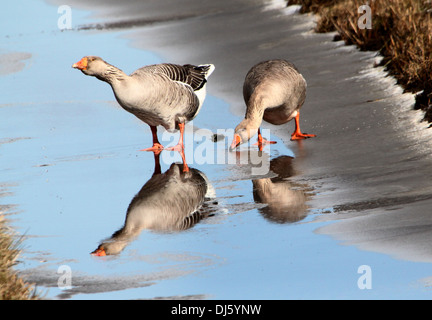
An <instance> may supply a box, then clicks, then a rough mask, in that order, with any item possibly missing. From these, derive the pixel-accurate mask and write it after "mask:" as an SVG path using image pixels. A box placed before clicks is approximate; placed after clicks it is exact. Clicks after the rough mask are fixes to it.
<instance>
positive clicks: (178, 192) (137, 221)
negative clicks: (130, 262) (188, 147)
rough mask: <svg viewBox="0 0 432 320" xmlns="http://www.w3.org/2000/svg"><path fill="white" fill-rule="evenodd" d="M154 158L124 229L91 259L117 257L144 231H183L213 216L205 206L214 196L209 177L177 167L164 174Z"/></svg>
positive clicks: (128, 211)
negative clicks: (152, 167)
mask: <svg viewBox="0 0 432 320" xmlns="http://www.w3.org/2000/svg"><path fill="white" fill-rule="evenodd" d="M154 154H155V169H154V173H153V175H152V177H151V178H150V180H149V181H147V182H146V183H145V184H144V186H143V187H142V188H141V190H140V191H139V192H138V193H137V194H136V195H135V197H134V198H133V199H132V201H131V202H130V204H129V207H128V209H127V213H126V220H125V223H124V226H123V227H122V228H120V229H119V230H118V231H116V232H114V234H113V235H112V236H111V237H110V238H109V239H107V240H104V241H102V242H101V244H100V245H99V246H98V247H97V249H96V250H94V251H93V252H92V253H91V254H92V255H94V256H106V255H114V254H118V253H120V252H121V251H122V250H123V249H124V248H125V247H126V246H127V245H128V244H129V243H130V242H131V241H132V240H133V239H135V238H136V237H137V236H138V235H139V234H140V233H141V231H142V230H145V229H147V230H152V231H156V232H173V231H182V230H186V229H189V228H192V227H193V226H194V225H195V224H196V223H198V222H199V221H200V220H202V219H204V218H206V217H207V216H209V215H211V214H212V210H211V209H212V208H211V205H210V206H206V204H207V203H208V202H210V200H212V199H213V198H214V197H215V193H214V188H213V187H212V185H211V183H210V182H209V180H208V178H207V177H206V175H205V174H204V173H203V172H201V171H199V170H197V169H194V168H190V170H189V171H187V172H184V170H182V168H181V165H180V164H176V163H173V164H171V166H170V168H169V169H168V170H167V171H166V172H165V173H161V168H160V164H159V156H160V154H159V153H158V152H155V153H154Z"/></svg>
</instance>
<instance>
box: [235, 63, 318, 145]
mask: <svg viewBox="0 0 432 320" xmlns="http://www.w3.org/2000/svg"><path fill="white" fill-rule="evenodd" d="M243 98H244V101H245V103H246V114H245V117H244V119H243V120H242V121H241V122H240V123H239V125H238V126H237V127H236V128H235V130H234V139H233V142H232V144H231V146H230V149H231V150H233V149H235V148H236V147H238V146H239V145H240V144H242V143H245V142H248V141H249V140H250V138H251V137H253V136H254V135H255V134H256V133H258V142H257V144H258V146H259V149H260V150H261V151H262V147H263V145H265V144H273V143H276V142H275V141H267V140H265V139H263V137H262V135H261V132H260V126H261V123H262V120H265V121H267V122H269V123H271V124H274V125H282V124H285V123H287V122H288V121H290V120H292V119H295V130H294V132H293V134H292V135H291V140H300V139H306V138H311V137H315V135H314V134H306V133H302V132H301V131H300V120H299V119H300V108H301V107H302V105H303V103H304V101H305V98H306V80H305V79H304V78H303V76H302V75H301V74H300V73H299V71H298V70H297V68H296V67H295V66H294V65H293V64H292V63H290V62H288V61H286V60H282V59H274V60H267V61H262V62H260V63H258V64H256V65H255V66H253V67H252V68H251V69H250V70H249V72H248V73H247V74H246V78H245V80H244V84H243Z"/></svg>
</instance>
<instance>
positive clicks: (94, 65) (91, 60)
mask: <svg viewBox="0 0 432 320" xmlns="http://www.w3.org/2000/svg"><path fill="white" fill-rule="evenodd" d="M107 65H108V64H107V63H106V62H105V61H104V60H103V59H102V58H100V57H97V56H86V57H84V58H82V59H81V60H80V61H78V62H76V63H74V64H73V65H72V68H75V69H78V70H81V71H82V73H84V74H85V75H88V76H98V75H102V74H104V72H105V71H106V69H107Z"/></svg>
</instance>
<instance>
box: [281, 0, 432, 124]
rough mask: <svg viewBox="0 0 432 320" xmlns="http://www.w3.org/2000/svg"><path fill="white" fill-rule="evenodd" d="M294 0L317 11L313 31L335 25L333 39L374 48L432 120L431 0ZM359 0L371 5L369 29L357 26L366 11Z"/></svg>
mask: <svg viewBox="0 0 432 320" xmlns="http://www.w3.org/2000/svg"><path fill="white" fill-rule="evenodd" d="M293 4H298V5H301V9H300V12H301V13H306V12H312V13H315V14H316V15H317V16H318V21H317V26H316V31H317V32H329V31H337V32H338V34H339V35H338V36H337V38H338V39H337V40H344V41H345V42H346V43H347V44H354V45H357V46H358V47H359V48H360V50H373V51H378V52H379V53H380V54H381V55H382V57H383V60H382V62H381V64H382V65H384V66H386V68H387V71H388V72H389V74H391V75H392V76H394V77H395V78H396V79H397V81H398V83H399V84H400V85H401V86H402V87H403V88H404V89H405V90H406V91H408V92H412V93H417V94H416V103H415V106H414V108H415V109H422V110H423V111H424V112H425V117H424V118H425V120H427V121H429V122H432V80H431V77H430V73H431V71H432V19H431V15H432V1H431V0H387V1H384V0H369V1H368V0H288V5H293ZM362 5H368V6H369V7H370V9H371V11H370V12H371V22H372V28H371V29H368V28H364V29H361V28H359V26H358V20H359V18H360V17H361V16H362V15H363V13H365V11H362V12H361V13H359V12H358V8H359V7H360V6H362ZM361 21H362V22H364V20H361Z"/></svg>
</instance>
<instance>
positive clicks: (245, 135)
mask: <svg viewBox="0 0 432 320" xmlns="http://www.w3.org/2000/svg"><path fill="white" fill-rule="evenodd" d="M257 132H258V127H256V126H255V125H254V124H253V122H252V121H250V120H249V119H244V120H243V121H242V122H240V123H239V125H238V126H237V127H236V128H235V130H234V138H233V141H232V143H231V147H230V150H234V149H235V148H237V147H238V146H239V145H241V144H243V143H246V142H248V141H249V140H250V138H252V137H253V136H254V135H256V134H257Z"/></svg>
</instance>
